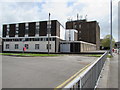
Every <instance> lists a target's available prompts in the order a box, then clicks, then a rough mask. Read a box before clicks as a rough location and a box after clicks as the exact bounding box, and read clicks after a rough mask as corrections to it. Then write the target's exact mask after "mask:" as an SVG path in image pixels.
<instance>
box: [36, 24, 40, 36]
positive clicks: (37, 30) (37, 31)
mask: <svg viewBox="0 0 120 90" xmlns="http://www.w3.org/2000/svg"><path fill="white" fill-rule="evenodd" d="M36 34H39V22H36Z"/></svg>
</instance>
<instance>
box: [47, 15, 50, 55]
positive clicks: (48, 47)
mask: <svg viewBox="0 0 120 90" xmlns="http://www.w3.org/2000/svg"><path fill="white" fill-rule="evenodd" d="M47 29H48V31H47V32H48V46H47V47H48V54H49V53H50V29H51V22H50V13H49V20H48V28H47Z"/></svg>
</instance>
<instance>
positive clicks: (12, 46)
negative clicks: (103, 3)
mask: <svg viewBox="0 0 120 90" xmlns="http://www.w3.org/2000/svg"><path fill="white" fill-rule="evenodd" d="M79 32H80V31H79V30H77V28H75V29H70V28H68V29H65V28H64V27H63V26H62V25H61V24H60V23H59V22H58V21H57V20H51V21H37V22H24V23H14V24H4V25H3V51H4V52H38V53H48V51H49V52H50V53H63V52H69V53H71V52H72V53H80V52H84V51H90V50H96V44H95V43H93V42H88V41H87V39H86V41H79V39H78V37H79V35H78V34H79ZM81 32H82V31H81ZM81 40H84V39H81ZM48 49H49V50H48Z"/></svg>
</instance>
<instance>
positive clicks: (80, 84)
mask: <svg viewBox="0 0 120 90" xmlns="http://www.w3.org/2000/svg"><path fill="white" fill-rule="evenodd" d="M107 55H108V52H105V53H104V54H103V55H102V56H101V57H100V58H98V59H97V60H96V61H95V62H94V63H92V64H91V65H90V66H89V67H88V68H86V69H85V70H84V71H82V72H81V73H80V75H78V76H77V77H76V78H74V79H73V80H72V81H71V82H70V83H68V84H67V85H66V86H65V87H63V88H64V89H65V88H67V89H70V90H75V89H77V90H83V89H85V88H90V89H93V90H94V89H95V86H96V83H97V81H98V79H99V76H100V73H101V70H102V68H103V65H104V63H105V60H106V58H107Z"/></svg>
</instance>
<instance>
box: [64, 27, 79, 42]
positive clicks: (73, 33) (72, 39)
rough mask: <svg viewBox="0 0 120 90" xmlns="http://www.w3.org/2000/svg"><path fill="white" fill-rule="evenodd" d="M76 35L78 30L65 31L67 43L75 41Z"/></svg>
mask: <svg viewBox="0 0 120 90" xmlns="http://www.w3.org/2000/svg"><path fill="white" fill-rule="evenodd" d="M75 33H77V30H74V29H69V30H66V31H65V40H66V41H75V37H74V36H75ZM69 37H70V38H69Z"/></svg>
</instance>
